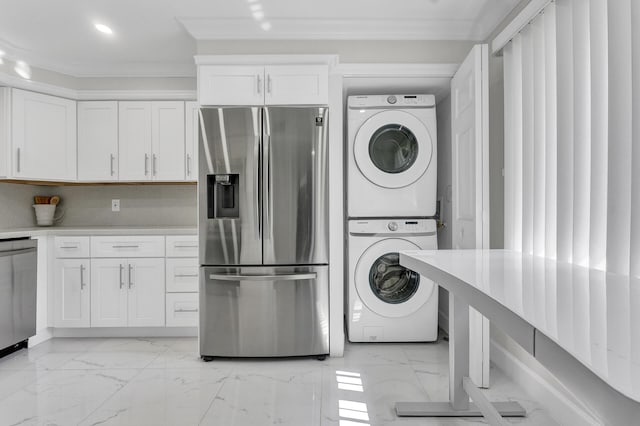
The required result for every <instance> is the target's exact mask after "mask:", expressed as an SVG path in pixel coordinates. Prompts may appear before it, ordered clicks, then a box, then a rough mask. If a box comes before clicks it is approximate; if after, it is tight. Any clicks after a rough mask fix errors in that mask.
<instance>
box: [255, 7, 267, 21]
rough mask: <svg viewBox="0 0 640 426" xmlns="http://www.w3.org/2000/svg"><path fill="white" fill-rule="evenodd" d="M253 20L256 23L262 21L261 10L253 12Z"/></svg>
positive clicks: (262, 13) (262, 14)
mask: <svg viewBox="0 0 640 426" xmlns="http://www.w3.org/2000/svg"><path fill="white" fill-rule="evenodd" d="M253 19H255V20H256V21H262V19H264V12H263V11H261V10H256V11H255V12H253Z"/></svg>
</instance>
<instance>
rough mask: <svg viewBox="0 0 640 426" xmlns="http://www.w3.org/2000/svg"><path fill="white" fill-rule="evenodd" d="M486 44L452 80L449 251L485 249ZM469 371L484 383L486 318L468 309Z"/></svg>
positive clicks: (474, 51)
mask: <svg viewBox="0 0 640 426" xmlns="http://www.w3.org/2000/svg"><path fill="white" fill-rule="evenodd" d="M488 61H489V54H488V46H487V45H484V44H483V45H476V46H475V47H474V48H473V49H472V50H471V53H469V56H467V58H466V59H465V60H464V62H463V63H462V65H461V66H460V68H459V69H458V71H457V72H456V74H455V76H454V77H453V80H452V81H451V104H452V111H451V128H452V161H453V164H452V170H453V176H452V178H453V179H452V196H453V200H452V209H453V217H452V223H451V232H452V235H453V248H454V249H472V248H489V117H488V110H489V98H488V88H489V73H488ZM469 318H470V330H469V336H470V337H469V340H470V346H469V348H470V354H469V363H470V364H469V374H470V376H471V379H472V380H473V381H474V382H475V384H476V385H478V386H481V387H488V386H489V321H488V320H487V319H486V318H484V317H483V316H481V315H480V314H479V313H478V312H476V311H475V310H473V309H471V312H470V315H469Z"/></svg>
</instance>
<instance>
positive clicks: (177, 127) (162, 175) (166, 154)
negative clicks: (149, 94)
mask: <svg viewBox="0 0 640 426" xmlns="http://www.w3.org/2000/svg"><path fill="white" fill-rule="evenodd" d="M184 120H185V115H184V102H152V103H151V141H152V153H151V169H152V170H151V175H152V179H154V180H171V181H173V180H184V178H185V144H184V138H185V134H184V127H185V123H184Z"/></svg>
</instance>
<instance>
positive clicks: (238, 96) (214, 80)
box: [198, 65, 264, 105]
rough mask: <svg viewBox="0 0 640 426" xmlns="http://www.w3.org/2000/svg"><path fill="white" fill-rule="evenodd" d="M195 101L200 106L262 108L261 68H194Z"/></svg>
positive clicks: (252, 66) (259, 66) (217, 66)
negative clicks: (255, 106)
mask: <svg viewBox="0 0 640 426" xmlns="http://www.w3.org/2000/svg"><path fill="white" fill-rule="evenodd" d="M198 102H200V105H263V104H264V67H263V66H262V65H258V66H256V65H251V66H235V65H203V66H200V67H198Z"/></svg>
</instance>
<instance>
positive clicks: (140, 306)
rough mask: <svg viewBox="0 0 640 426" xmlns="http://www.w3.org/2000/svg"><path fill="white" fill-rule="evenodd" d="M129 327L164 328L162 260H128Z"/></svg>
mask: <svg viewBox="0 0 640 426" xmlns="http://www.w3.org/2000/svg"><path fill="white" fill-rule="evenodd" d="M127 275H128V281H129V286H128V287H129V321H128V325H129V327H152V326H164V314H165V307H164V302H165V300H164V299H165V291H164V259H159V258H150V259H129V264H128V268H127Z"/></svg>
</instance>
